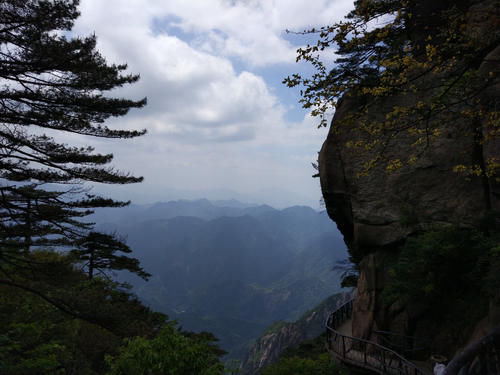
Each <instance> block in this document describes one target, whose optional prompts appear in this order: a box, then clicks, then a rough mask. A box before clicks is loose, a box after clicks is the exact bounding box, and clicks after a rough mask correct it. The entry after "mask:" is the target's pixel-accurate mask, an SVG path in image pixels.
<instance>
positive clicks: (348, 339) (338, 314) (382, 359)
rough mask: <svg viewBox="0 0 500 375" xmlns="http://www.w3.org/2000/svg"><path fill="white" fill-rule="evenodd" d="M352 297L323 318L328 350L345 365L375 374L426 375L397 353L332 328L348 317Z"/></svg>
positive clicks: (350, 311)
mask: <svg viewBox="0 0 500 375" xmlns="http://www.w3.org/2000/svg"><path fill="white" fill-rule="evenodd" d="M352 308H353V299H352V300H350V301H348V302H346V303H345V304H343V305H342V306H340V307H339V308H338V309H337V310H335V311H334V312H333V313H331V314H330V316H329V317H328V319H327V321H326V337H327V346H328V350H329V351H330V352H331V353H333V354H334V355H335V356H336V357H337V358H339V359H340V360H341V361H342V362H344V363H346V364H350V365H353V366H356V367H360V368H364V369H367V370H371V371H375V372H378V373H379V374H394V375H428V374H427V373H426V372H425V371H423V370H422V369H420V368H418V367H417V366H416V365H415V364H413V363H411V362H410V361H408V360H406V359H405V358H403V357H402V356H401V355H399V354H398V353H396V352H394V351H392V350H391V349H389V348H386V347H385V346H382V345H380V344H377V343H375V342H373V341H368V340H364V339H360V338H357V337H352V336H348V335H344V334H342V333H340V332H339V331H337V330H336V329H337V328H339V326H341V325H342V323H344V322H345V321H347V320H349V319H350V318H351V316H352Z"/></svg>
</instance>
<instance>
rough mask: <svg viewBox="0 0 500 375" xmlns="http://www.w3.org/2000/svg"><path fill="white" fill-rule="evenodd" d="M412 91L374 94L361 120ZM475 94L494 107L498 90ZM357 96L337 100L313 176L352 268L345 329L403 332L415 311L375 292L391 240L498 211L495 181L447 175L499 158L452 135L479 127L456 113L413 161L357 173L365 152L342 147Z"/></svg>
mask: <svg viewBox="0 0 500 375" xmlns="http://www.w3.org/2000/svg"><path fill="white" fill-rule="evenodd" d="M476 15H477V17H478V19H477V20H475V19H474V20H473V21H471V22H472V23H473V22H478V23H479V22H480V19H481V18H480V16H481V14H480V13H479V12H477V13H476ZM499 58H500V47H496V48H492V50H491V51H490V52H489V54H488V55H487V56H486V58H485V59H484V60H483V62H482V64H481V66H480V68H479V71H480V73H482V74H489V72H495V74H497V73H498V72H499V71H500V63H499ZM412 95H414V94H405V95H402V94H401V95H399V96H391V97H382V98H378V99H377V103H376V105H373V106H372V107H371V108H372V110H371V111H369V112H368V113H367V114H366V118H370V120H379V119H380V120H382V119H384V118H385V116H386V114H387V113H389V112H391V111H392V110H393V108H394V107H395V106H399V107H405V106H408V105H409V103H413V102H415V97H413V96H412ZM482 95H483V97H482V98H483V103H490V104H491V105H497V106H498V98H499V97H500V87H498V86H496V87H490V88H488V90H486V91H485V92H483V93H482ZM358 100H359V99H356V98H355V97H354V96H351V97H345V98H343V100H341V101H340V102H339V105H338V107H337V110H336V113H335V116H334V118H333V120H332V126H331V129H330V132H329V134H328V137H327V139H326V141H325V142H324V144H323V147H322V148H321V151H320V154H319V174H320V180H321V188H322V193H323V197H324V200H325V205H326V208H327V211H328V214H329V216H330V217H331V218H332V220H334V221H335V222H336V223H337V226H338V228H339V230H340V231H341V232H342V234H343V235H344V239H345V242H346V243H347V245H348V247H349V250H350V252H351V255H352V258H353V259H354V260H355V261H356V263H358V265H359V269H360V275H359V280H358V285H357V289H358V294H357V297H356V300H355V302H354V308H353V334H354V335H355V336H358V337H361V338H366V339H374V334H373V332H374V331H375V330H391V331H395V332H399V333H406V332H407V329H408V324H409V322H410V321H411V318H412V315H418V311H416V310H418V307H415V309H414V310H413V311H412V310H408V309H404V308H402V307H401V306H398V305H397V304H394V305H391V306H386V305H384V302H383V300H382V299H381V296H380V295H381V291H382V290H383V289H384V286H385V285H386V282H387V278H388V270H389V268H390V266H391V264H392V263H393V261H394V259H396V258H397V250H396V249H397V248H398V247H399V245H400V244H401V243H402V242H404V240H405V239H406V238H407V237H408V236H410V235H412V234H414V233H417V232H419V231H421V230H423V229H426V228H429V227H433V226H436V225H446V224H457V223H459V224H460V225H462V226H465V227H476V226H478V225H479V222H480V220H481V219H482V218H483V217H484V216H485V215H486V214H488V213H489V212H491V211H492V210H497V211H498V210H500V184H499V182H498V179H496V180H495V179H494V178H490V179H485V178H484V177H480V176H471V177H470V178H465V177H464V176H463V175H460V174H458V173H455V172H453V167H454V166H456V165H459V164H463V165H474V164H480V163H482V162H484V161H485V160H487V159H488V158H492V157H494V158H497V159H498V160H500V143H499V140H498V139H497V140H496V141H490V142H488V143H485V144H484V145H483V144H480V145H479V146H478V143H477V142H475V141H474V139H473V137H470V135H469V134H465V133H466V132H457V131H456V129H457V128H463V129H466V128H467V127H469V129H472V131H474V130H477V129H481V128H482V127H481V124H479V126H478V125H472V124H469V123H467V121H470V120H467V119H465V118H464V119H462V120H459V121H458V123H457V122H453V123H451V124H448V125H445V126H444V127H443V128H442V130H441V135H440V136H439V137H438V138H437V139H435V141H434V142H432V143H430V145H429V147H428V148H427V150H426V151H425V153H424V154H423V155H421V157H420V158H419V159H418V161H417V162H416V163H415V164H414V165H411V166H404V167H402V168H400V169H399V170H397V171H395V172H393V173H387V172H386V170H385V166H383V165H378V166H376V167H375V168H374V169H372V170H371V171H370V173H368V175H366V176H362V177H359V175H360V173H361V172H363V165H364V164H365V163H367V162H368V161H369V160H370V155H368V154H366V153H363V152H359V150H358V149H354V148H349V147H346V143H347V142H348V141H352V140H353V137H356V135H355V134H357V133H356V128H357V127H361V126H362V119H360V120H359V121H357V122H353V121H352V119H351V118H350V116H349V115H350V114H351V113H353V112H356V111H357V109H358V108H359V106H360V103H359V102H358ZM354 140H356V139H354ZM413 142H414V138H412V137H411V136H410V134H409V133H406V132H401V133H399V134H398V135H397V136H396V138H395V139H394V140H393V142H392V143H391V147H390V148H389V149H387V150H386V154H385V155H386V156H387V157H388V158H389V159H392V160H395V159H401V160H408V150H410V149H411V145H412V143H413ZM490 311H497V310H495V309H493V308H492V309H490ZM497 315H498V313H497ZM497 324H500V320H499V321H498V323H497ZM423 330H424V331H425V329H423Z"/></svg>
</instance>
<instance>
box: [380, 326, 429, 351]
mask: <svg viewBox="0 0 500 375" xmlns="http://www.w3.org/2000/svg"><path fill="white" fill-rule="evenodd" d="M373 333H374V334H375V335H377V343H378V344H380V345H383V346H386V347H388V348H390V349H392V350H396V351H397V352H398V353H401V354H408V353H416V352H419V351H422V350H426V349H428V348H429V343H430V340H428V339H427V340H421V339H419V340H418V341H417V338H416V337H415V336H408V335H402V334H400V333H395V332H390V331H380V330H378V331H373ZM417 343H418V344H420V345H419V346H417Z"/></svg>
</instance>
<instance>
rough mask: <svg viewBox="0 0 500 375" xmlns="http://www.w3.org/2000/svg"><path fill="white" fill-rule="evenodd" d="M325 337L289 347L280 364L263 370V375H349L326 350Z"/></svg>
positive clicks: (321, 336)
mask: <svg viewBox="0 0 500 375" xmlns="http://www.w3.org/2000/svg"><path fill="white" fill-rule="evenodd" d="M325 340H326V338H325V335H320V336H318V337H317V338H315V339H313V340H307V341H304V342H302V343H300V345H298V346H297V347H289V348H287V349H286V350H285V351H284V353H283V354H282V355H281V357H280V359H279V361H278V362H276V363H273V364H270V365H268V366H266V367H265V368H263V369H262V371H261V375H348V374H349V372H348V371H347V370H346V369H344V368H343V367H342V366H341V365H339V364H338V363H335V362H334V360H333V357H332V356H331V354H330V353H328V352H326V350H325Z"/></svg>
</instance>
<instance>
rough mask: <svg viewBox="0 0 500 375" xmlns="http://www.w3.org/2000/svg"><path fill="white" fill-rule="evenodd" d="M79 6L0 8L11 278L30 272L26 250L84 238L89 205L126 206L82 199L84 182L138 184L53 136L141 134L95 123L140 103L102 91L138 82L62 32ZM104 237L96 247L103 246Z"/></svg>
mask: <svg viewBox="0 0 500 375" xmlns="http://www.w3.org/2000/svg"><path fill="white" fill-rule="evenodd" d="M78 3H79V2H78V0H74V1H61V0H56V1H47V0H40V1H39V0H29V1H24V0H6V1H2V2H1V3H0V54H1V55H2V59H1V60H0V77H1V79H2V86H1V88H0V103H1V105H0V198H1V199H0V240H1V249H0V270H1V271H2V273H4V274H5V272H6V269H7V268H6V267H5V265H6V264H9V265H10V269H11V272H15V269H14V270H12V266H13V265H14V264H17V266H18V267H24V266H30V265H28V264H27V262H28V259H29V257H27V256H26V255H27V254H28V253H29V252H30V251H32V250H34V249H40V248H46V247H48V246H54V247H56V248H57V249H62V248H66V249H67V248H69V247H72V246H73V245H74V244H75V241H78V240H79V239H81V238H82V237H84V238H85V237H87V235H88V232H89V230H91V229H92V223H85V222H83V221H82V218H84V217H85V216H87V215H89V214H91V213H92V212H93V209H94V208H96V207H120V206H124V205H126V204H127V202H117V201H114V200H112V199H106V198H102V197H98V196H94V195H92V194H89V192H88V189H86V188H84V187H83V185H81V184H82V183H83V182H85V181H91V182H99V183H108V184H127V183H135V182H140V181H142V178H141V177H134V176H130V175H129V174H127V173H122V172H119V171H116V170H114V169H113V168H111V167H109V166H108V164H109V163H110V162H111V161H112V158H113V156H112V155H111V154H99V153H96V152H94V149H93V147H91V146H86V147H79V146H71V145H68V144H66V143H63V142H61V141H58V140H57V139H59V140H60V139H61V136H64V135H68V134H71V135H75V134H76V135H79V136H82V137H83V136H92V137H98V138H132V137H137V136H140V135H142V134H144V132H145V131H143V130H141V131H135V130H114V129H110V128H108V127H107V126H105V125H103V123H104V121H105V120H106V119H108V118H110V117H118V116H123V115H125V114H126V113H127V112H128V111H129V110H130V109H131V108H140V107H143V106H144V105H145V104H146V101H145V99H142V100H138V101H134V100H128V99H118V98H114V97H112V96H110V95H105V94H106V92H107V91H109V90H112V89H116V88H118V87H120V86H123V85H125V84H129V83H134V82H136V81H137V79H138V76H137V75H130V74H124V71H125V69H126V65H108V64H107V63H106V60H105V59H104V58H103V57H102V56H101V55H100V53H99V52H98V51H97V50H96V37H95V35H92V36H89V37H86V38H79V37H77V38H70V37H69V36H68V35H70V33H69V32H70V31H71V28H72V26H73V23H74V21H75V19H76V18H77V17H78V15H79V13H78V10H77V5H78ZM102 238H103V239H106V241H105V243H104V244H103V246H105V245H106V243H109V242H110V240H111V239H110V237H109V236H105V235H103V236H102ZM115 247H116V248H117V249H119V250H123V249H125V248H124V247H123V246H122V247H121V248H120V247H119V246H115ZM125 252H127V251H125ZM22 254H24V258H23V255H22ZM115 264H116V262H115ZM128 264H130V265H131V268H130V269H131V270H132V271H133V272H139V273H140V272H141V270H140V269H138V266H137V264H135V263H134V260H129V261H128ZM30 267H31V266H30ZM120 267H121V268H120V269H123V268H127V267H123V264H122V265H121V266H120ZM142 276H145V274H142Z"/></svg>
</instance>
